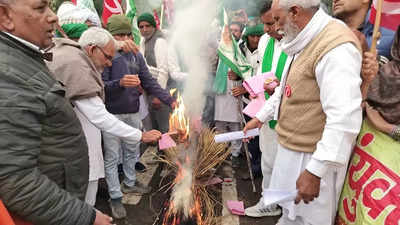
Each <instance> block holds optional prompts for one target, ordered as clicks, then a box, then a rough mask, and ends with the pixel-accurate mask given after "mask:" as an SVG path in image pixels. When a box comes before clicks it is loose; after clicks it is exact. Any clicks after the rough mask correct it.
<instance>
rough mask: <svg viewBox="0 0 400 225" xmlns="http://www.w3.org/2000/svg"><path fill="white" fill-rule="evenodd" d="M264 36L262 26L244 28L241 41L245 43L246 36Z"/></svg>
mask: <svg viewBox="0 0 400 225" xmlns="http://www.w3.org/2000/svg"><path fill="white" fill-rule="evenodd" d="M263 34H264V25H263V24H258V25H255V26H251V27H246V31H245V32H244V34H243V37H242V39H243V40H244V41H245V42H247V37H248V36H262V35H263Z"/></svg>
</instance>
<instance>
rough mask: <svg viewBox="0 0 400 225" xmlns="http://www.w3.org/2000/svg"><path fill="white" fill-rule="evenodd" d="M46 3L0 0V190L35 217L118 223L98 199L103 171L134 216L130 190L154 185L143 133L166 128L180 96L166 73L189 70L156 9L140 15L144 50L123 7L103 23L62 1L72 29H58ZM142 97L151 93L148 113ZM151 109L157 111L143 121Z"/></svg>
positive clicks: (37, 220) (114, 201)
mask: <svg viewBox="0 0 400 225" xmlns="http://www.w3.org/2000/svg"><path fill="white" fill-rule="evenodd" d="M48 6H49V3H48V2H47V1H41V0H30V1H20V0H15V1H14V0H10V1H8V0H4V1H1V2H0V14H1V15H0V17H1V21H2V22H1V25H0V30H1V32H0V34H1V49H2V50H1V54H2V56H1V59H2V61H1V68H2V69H1V86H2V94H1V96H2V99H1V108H2V113H1V114H2V116H1V119H0V120H1V124H2V125H1V136H2V139H3V141H2V143H1V146H2V149H4V151H3V150H2V152H1V155H2V159H4V161H3V163H2V166H1V167H2V170H1V175H0V177H1V181H0V182H1V194H0V196H1V197H0V198H1V200H2V201H4V203H5V205H6V207H7V209H8V210H9V211H10V212H11V213H13V214H15V215H16V216H17V217H21V218H22V219H24V220H26V221H29V222H32V223H33V224H112V218H111V217H109V216H107V215H105V214H103V213H101V212H99V211H98V210H96V209H95V208H94V205H95V201H96V194H97V188H98V180H99V179H100V178H104V177H105V178H106V182H107V185H108V191H109V194H110V208H111V212H112V216H113V217H114V218H117V219H120V218H123V217H125V216H126V210H125V208H124V206H123V204H122V202H121V200H122V196H123V193H135V194H146V193H149V192H150V188H149V187H147V186H144V185H143V184H141V183H140V182H138V181H137V180H136V170H143V169H145V168H143V167H144V165H141V167H140V166H139V168H138V163H139V162H138V161H139V157H140V143H141V142H143V143H150V142H155V141H157V140H158V139H159V138H160V137H161V132H167V131H168V116H169V113H170V112H171V109H172V108H174V107H175V105H176V103H175V100H174V99H173V98H172V97H171V95H170V94H169V91H168V90H167V82H168V79H169V76H180V77H179V78H178V80H179V79H183V77H184V76H185V74H184V73H181V72H180V71H179V68H178V66H177V64H176V63H175V64H174V62H175V61H174V62H172V61H171V60H169V50H168V48H166V46H165V38H164V37H163V35H162V34H161V33H160V32H159V31H158V30H157V29H156V22H155V20H154V18H153V16H152V15H150V14H143V15H142V16H141V17H139V18H138V26H139V27H140V30H141V34H142V36H143V44H142V46H141V47H142V48H143V51H142V52H143V55H144V56H143V55H142V53H141V52H139V49H138V47H137V46H136V45H135V44H134V43H133V40H132V39H133V38H132V35H131V30H132V25H131V23H130V21H129V19H128V18H126V17H125V16H122V15H114V16H112V17H111V18H109V20H108V23H107V26H106V29H103V28H100V27H99V25H100V23H97V22H98V21H99V20H97V19H96V17H98V16H97V15H93V14H92V12H91V11H90V10H86V11H85V10H81V9H80V8H78V7H76V6H74V5H73V4H71V3H70V2H66V3H64V4H63V5H62V6H61V7H60V9H59V11H58V14H59V21H60V25H62V26H61V28H62V30H61V32H59V33H58V34H59V35H64V37H62V38H54V36H53V33H54V31H55V27H56V23H58V18H57V16H56V15H55V14H54V13H53V12H52V11H51V10H50V8H49V7H48ZM50 47H51V49H50ZM48 49H50V50H48ZM145 58H146V59H145ZM22 65H23V66H22ZM174 66H175V67H174ZM149 68H150V69H152V70H154V71H157V72H152V73H150V71H149ZM171 68H173V69H171ZM170 74H173V75H170ZM144 92H146V93H147V94H148V95H149V97H148V99H143V97H142V96H143V93H144ZM140 98H142V99H140ZM141 101H143V102H145V101H149V102H150V107H149V108H148V109H147V108H145V109H142V111H144V113H140V112H139V107H140V105H141V104H140V102H141ZM143 105H144V104H143ZM142 107H143V106H142ZM146 111H147V112H146ZM148 111H150V114H151V118H152V119H153V121H151V120H150V123H147V124H146V125H147V126H146V127H145V128H142V120H144V119H145V117H146V115H147V114H148ZM153 128H154V130H152V129H153ZM142 130H145V131H143V132H142ZM160 131H161V132H160ZM102 140H103V143H104V160H103V148H102ZM120 163H122V166H123V174H124V180H123V181H122V184H121V185H120V181H119V173H118V164H120ZM21 199H25V200H23V201H21Z"/></svg>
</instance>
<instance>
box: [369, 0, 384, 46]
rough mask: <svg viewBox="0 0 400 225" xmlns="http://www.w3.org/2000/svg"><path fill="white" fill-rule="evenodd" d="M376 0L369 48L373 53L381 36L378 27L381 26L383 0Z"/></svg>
mask: <svg viewBox="0 0 400 225" xmlns="http://www.w3.org/2000/svg"><path fill="white" fill-rule="evenodd" d="M377 1H378V4H377V8H376V17H375V25H374V32H373V34H372V43H371V49H370V51H371V52H373V53H376V46H377V43H378V40H379V38H380V36H381V34H380V32H379V28H380V26H381V16H382V5H383V0H377Z"/></svg>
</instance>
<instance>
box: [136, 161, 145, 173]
mask: <svg viewBox="0 0 400 225" xmlns="http://www.w3.org/2000/svg"><path fill="white" fill-rule="evenodd" d="M146 169H147V168H146V166H145V165H144V164H143V163H141V162H137V163H136V164H135V170H136V171H137V172H139V173H144V172H146Z"/></svg>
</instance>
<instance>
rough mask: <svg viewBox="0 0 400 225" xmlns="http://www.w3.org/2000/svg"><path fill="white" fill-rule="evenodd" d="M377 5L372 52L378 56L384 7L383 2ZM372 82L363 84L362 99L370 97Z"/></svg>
mask: <svg viewBox="0 0 400 225" xmlns="http://www.w3.org/2000/svg"><path fill="white" fill-rule="evenodd" d="M377 1H378V2H377V5H376V16H375V25H374V32H373V34H372V42H371V48H370V50H369V51H370V52H371V53H374V54H377V51H376V46H377V45H378V40H379V38H380V36H381V34H380V32H379V28H380V26H381V16H382V5H383V0H377ZM370 84H371V82H370V81H365V80H364V81H363V83H362V84H361V94H362V99H363V100H365V99H366V98H367V95H368V90H369V86H370Z"/></svg>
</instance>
